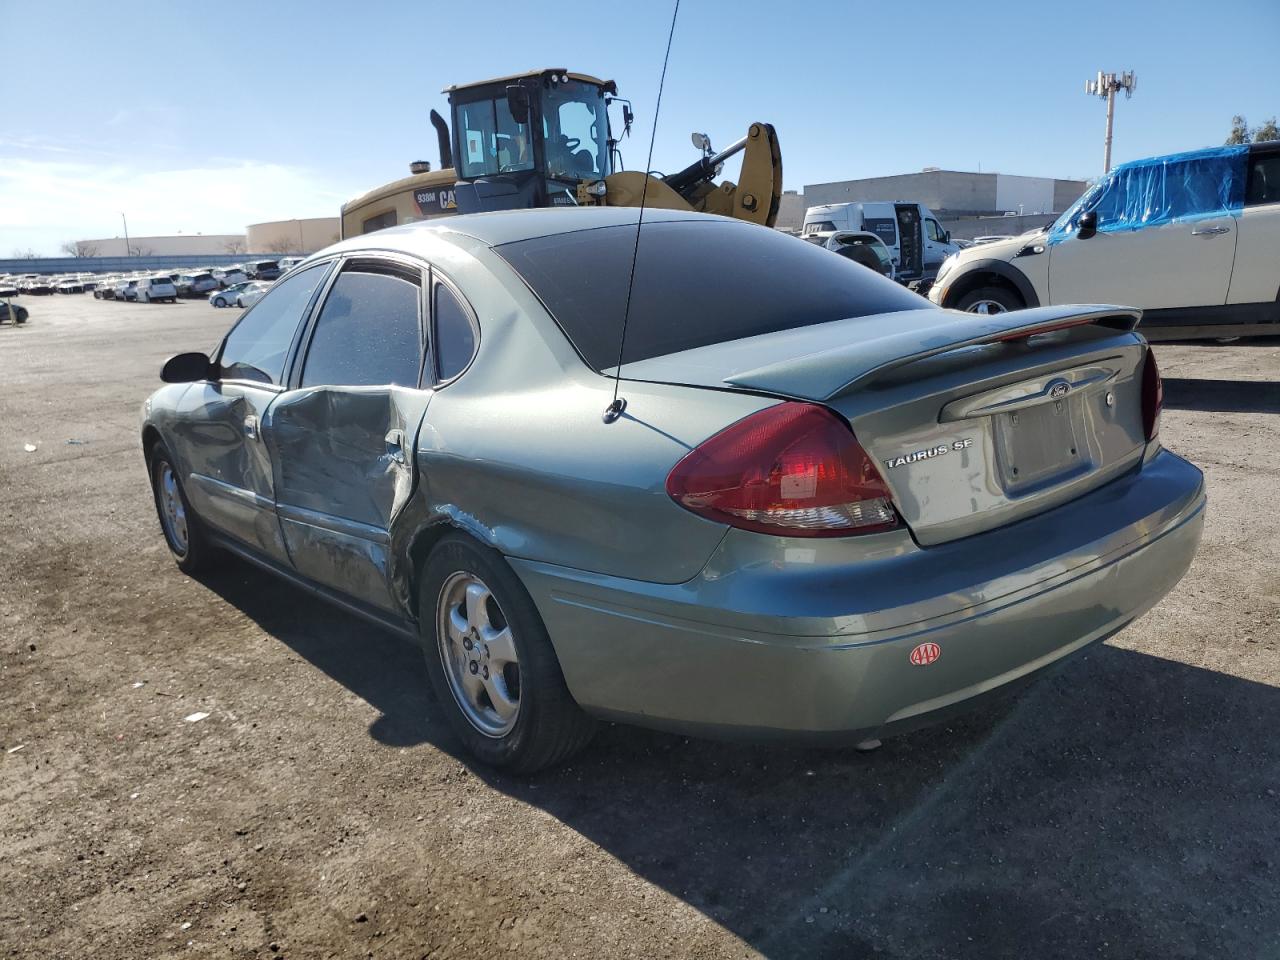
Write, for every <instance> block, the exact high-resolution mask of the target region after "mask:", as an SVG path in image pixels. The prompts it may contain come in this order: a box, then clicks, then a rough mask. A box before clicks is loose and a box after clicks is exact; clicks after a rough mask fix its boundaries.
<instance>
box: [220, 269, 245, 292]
mask: <svg viewBox="0 0 1280 960" xmlns="http://www.w3.org/2000/svg"><path fill="white" fill-rule="evenodd" d="M213 279H215V280H217V281H218V286H220V287H222V289H223V290H225V289H227V287H230V286H234V285H235V284H237V283H244V282H246V281H247V280H248V279H249V277H248V276H247V275H246V274H245V272H244V271H243V270H241V269H240V268H239V267H238V266H235V267H218V268H217V269H215V270H214V271H213Z"/></svg>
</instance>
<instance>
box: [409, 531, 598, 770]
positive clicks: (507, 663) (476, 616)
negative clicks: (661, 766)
mask: <svg viewBox="0 0 1280 960" xmlns="http://www.w3.org/2000/svg"><path fill="white" fill-rule="evenodd" d="M473 591H474V592H473ZM418 611H419V618H418V619H419V636H420V638H421V640H422V645H423V652H424V654H425V655H426V661H427V673H428V675H429V677H430V680H431V687H432V690H433V692H434V693H435V697H436V701H437V702H438V703H439V704H440V707H441V709H442V710H443V711H444V713H445V715H446V716H447V717H448V721H449V725H450V727H452V729H453V731H454V733H456V734H457V736H458V738H459V739H460V740H462V742H463V744H464V745H465V746H466V748H467V749H468V750H469V751H470V752H471V753H472V755H474V756H475V757H476V758H477V759H479V760H480V761H481V762H482V763H484V764H487V765H488V766H492V767H498V768H501V769H504V770H509V771H511V772H513V773H522V774H528V773H535V772H537V771H538V770H542V769H545V768H546V767H550V766H553V765H555V764H558V763H561V762H563V761H564V760H566V759H568V758H569V757H570V756H572V755H573V754H575V753H577V752H578V751H579V750H581V749H582V748H583V747H585V746H586V745H587V743H588V742H589V741H590V740H591V737H592V736H593V735H594V734H595V729H596V722H595V721H594V720H593V719H592V718H590V717H589V716H587V715H586V714H585V713H584V712H583V711H582V708H581V707H579V706H578V704H577V702H576V701H575V700H574V699H573V696H572V694H570V693H569V688H568V687H567V686H566V684H565V680H564V674H563V673H562V672H561V670H560V661H559V660H558V659H557V657H556V652H555V649H554V647H552V645H551V639H550V638H549V637H548V636H547V629H546V627H545V626H544V625H543V623H542V618H541V617H540V616H539V615H538V610H537V608H536V607H535V606H534V604H533V600H532V599H531V598H530V597H529V593H528V591H527V590H525V588H524V584H522V583H521V582H520V580H519V578H518V577H517V576H516V575H515V573H514V572H513V571H512V569H511V567H510V566H508V565H507V562H506V561H505V560H504V559H503V558H502V556H501V555H500V554H499V553H497V552H496V551H494V550H491V549H490V548H488V547H485V546H482V545H481V544H479V543H477V542H476V541H475V540H473V539H471V538H470V537H467V536H464V535H462V534H448V535H446V536H445V537H444V538H443V539H442V540H441V541H440V542H439V543H438V544H436V546H435V548H434V549H433V550H432V551H431V554H430V556H429V557H428V559H427V563H426V566H425V568H424V570H423V572H422V576H421V577H420V579H419V582H418ZM464 627H465V628H467V629H466V630H464V629H463V628H464ZM468 631H470V632H468ZM467 644H470V649H469V650H468V649H464V647H465V646H466V645H467ZM504 650H505V652H504ZM490 665H492V666H493V667H494V670H493V672H492V674H490V672H489V667H490ZM473 678H474V679H473ZM513 690H514V693H515V696H514V698H512V697H511V696H510V694H511V693H512V692H513ZM490 691H493V693H494V696H490ZM495 697H496V699H495ZM513 699H514V711H512V709H511V708H512V700H513ZM498 701H502V702H503V703H504V705H505V711H506V713H507V714H508V715H506V716H504V715H503V713H504V711H503V710H500V709H499V708H498V707H497V706H496V705H495V704H496V703H497V702H498Z"/></svg>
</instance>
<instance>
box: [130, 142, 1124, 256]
mask: <svg viewBox="0 0 1280 960" xmlns="http://www.w3.org/2000/svg"><path fill="white" fill-rule="evenodd" d="M1107 142H1108V143H1110V142H1111V139H1110V137H1108V138H1107ZM120 222H121V223H123V224H124V255H125V256H126V257H127V256H129V221H128V220H126V219H125V218H124V213H123V212H122V213H121V214H120Z"/></svg>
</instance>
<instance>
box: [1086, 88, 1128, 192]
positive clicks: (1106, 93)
mask: <svg viewBox="0 0 1280 960" xmlns="http://www.w3.org/2000/svg"><path fill="white" fill-rule="evenodd" d="M1136 89H1138V75H1137V74H1136V73H1134V72H1133V71H1131V70H1130V71H1126V72H1125V73H1122V74H1120V75H1119V76H1117V75H1116V74H1114V73H1103V72H1102V71H1101V70H1099V71H1098V76H1097V77H1096V78H1095V79H1093V80H1086V81H1085V82H1084V92H1085V93H1086V94H1087V95H1088V96H1091V97H1102V98H1104V99H1105V100H1106V101H1107V139H1106V140H1105V141H1104V143H1103V146H1102V172H1103V173H1108V172H1110V170H1111V128H1112V125H1113V124H1114V123H1115V118H1116V92H1117V91H1119V90H1123V91H1124V98H1125V99H1126V100H1128V99H1129V98H1130V97H1132V96H1133V91H1134V90H1136Z"/></svg>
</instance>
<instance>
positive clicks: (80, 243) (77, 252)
mask: <svg viewBox="0 0 1280 960" xmlns="http://www.w3.org/2000/svg"><path fill="white" fill-rule="evenodd" d="M58 249H59V250H61V251H62V252H63V253H65V254H66V255H67V256H69V257H96V256H97V255H98V245H97V244H96V243H90V242H89V241H87V240H68V241H67V242H66V243H64V244H63V245H62V246H61V247H59V248H58Z"/></svg>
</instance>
